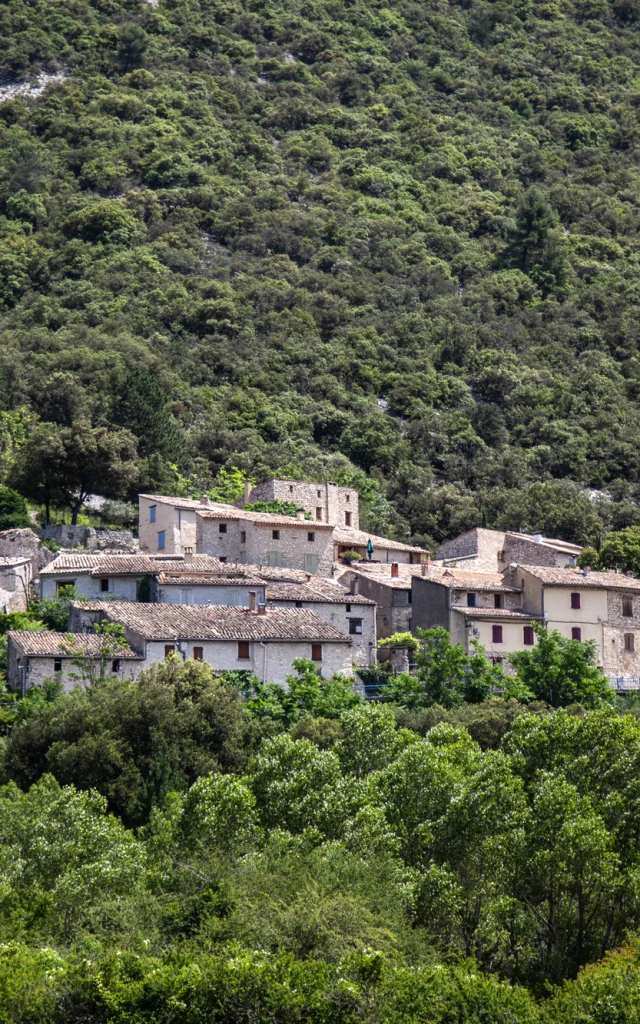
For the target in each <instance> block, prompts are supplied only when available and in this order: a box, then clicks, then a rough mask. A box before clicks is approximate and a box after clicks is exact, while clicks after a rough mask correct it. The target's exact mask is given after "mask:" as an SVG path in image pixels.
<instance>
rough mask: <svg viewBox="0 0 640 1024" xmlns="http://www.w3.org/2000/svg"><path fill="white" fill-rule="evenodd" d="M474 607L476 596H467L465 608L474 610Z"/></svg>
mask: <svg viewBox="0 0 640 1024" xmlns="http://www.w3.org/2000/svg"><path fill="white" fill-rule="evenodd" d="M475 606H476V595H475V594H467V608H475Z"/></svg>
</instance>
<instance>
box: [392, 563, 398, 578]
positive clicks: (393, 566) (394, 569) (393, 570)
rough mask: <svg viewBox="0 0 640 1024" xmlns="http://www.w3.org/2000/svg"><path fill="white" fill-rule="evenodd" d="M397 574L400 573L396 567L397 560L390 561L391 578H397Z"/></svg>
mask: <svg viewBox="0 0 640 1024" xmlns="http://www.w3.org/2000/svg"><path fill="white" fill-rule="evenodd" d="M399 575H400V571H399V569H398V563H397V562H392V563H391V579H392V580H397V578H398V576H399Z"/></svg>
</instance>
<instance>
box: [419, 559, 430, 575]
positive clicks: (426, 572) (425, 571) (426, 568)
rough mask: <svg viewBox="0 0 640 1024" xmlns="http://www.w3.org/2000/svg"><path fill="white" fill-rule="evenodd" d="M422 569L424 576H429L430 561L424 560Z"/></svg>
mask: <svg viewBox="0 0 640 1024" xmlns="http://www.w3.org/2000/svg"><path fill="white" fill-rule="evenodd" d="M420 571H421V573H422V575H423V576H428V575H429V563H428V562H423V563H422V565H421V566H420Z"/></svg>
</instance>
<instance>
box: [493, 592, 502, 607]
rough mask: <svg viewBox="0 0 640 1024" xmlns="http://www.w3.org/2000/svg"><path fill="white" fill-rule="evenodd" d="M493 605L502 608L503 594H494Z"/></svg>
mask: <svg viewBox="0 0 640 1024" xmlns="http://www.w3.org/2000/svg"><path fill="white" fill-rule="evenodd" d="M493 607H494V608H502V594H494V595H493Z"/></svg>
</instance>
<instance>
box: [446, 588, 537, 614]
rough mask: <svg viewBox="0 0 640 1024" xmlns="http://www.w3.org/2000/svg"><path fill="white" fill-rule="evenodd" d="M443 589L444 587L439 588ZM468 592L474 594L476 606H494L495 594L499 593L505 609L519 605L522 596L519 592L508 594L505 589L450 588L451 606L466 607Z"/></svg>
mask: <svg viewBox="0 0 640 1024" xmlns="http://www.w3.org/2000/svg"><path fill="white" fill-rule="evenodd" d="M441 589H445V588H441ZM469 593H473V594H474V596H475V602H476V603H475V607H476V608H495V595H496V593H500V596H501V598H502V607H503V608H507V609H509V608H510V609H516V608H520V607H521V603H522V596H521V595H520V594H510V593H508V592H506V591H501V592H499V591H493V590H473V591H468V590H452V591H451V607H452V608H453V607H455V608H468V607H469V605H468V603H467V602H468V597H467V595H468V594H469Z"/></svg>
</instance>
